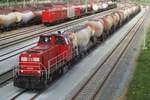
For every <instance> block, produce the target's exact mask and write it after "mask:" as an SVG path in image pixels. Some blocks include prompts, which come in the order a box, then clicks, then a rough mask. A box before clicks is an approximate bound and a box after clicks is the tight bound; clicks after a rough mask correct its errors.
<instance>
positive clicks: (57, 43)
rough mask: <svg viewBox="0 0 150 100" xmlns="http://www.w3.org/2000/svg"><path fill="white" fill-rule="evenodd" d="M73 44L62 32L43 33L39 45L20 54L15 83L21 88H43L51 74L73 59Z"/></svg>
mask: <svg viewBox="0 0 150 100" xmlns="http://www.w3.org/2000/svg"><path fill="white" fill-rule="evenodd" d="M71 48H72V44H71V42H70V41H69V39H68V38H67V37H65V36H63V35H60V34H51V35H41V36H40V39H39V42H38V43H37V46H36V47H34V48H32V49H29V50H27V51H25V52H23V53H22V54H21V55H20V56H19V66H18V67H17V68H15V70H14V71H15V76H14V85H15V86H17V87H21V88H27V89H34V88H43V87H45V85H46V84H47V82H48V80H49V79H50V77H51V75H54V73H56V72H57V71H58V70H60V69H61V67H62V66H63V65H64V64H66V63H67V62H69V61H70V59H72V49H71Z"/></svg>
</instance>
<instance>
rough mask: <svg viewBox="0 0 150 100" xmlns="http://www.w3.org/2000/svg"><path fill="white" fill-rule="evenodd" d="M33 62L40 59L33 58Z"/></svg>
mask: <svg viewBox="0 0 150 100" xmlns="http://www.w3.org/2000/svg"><path fill="white" fill-rule="evenodd" d="M32 60H33V61H40V58H33V59H32Z"/></svg>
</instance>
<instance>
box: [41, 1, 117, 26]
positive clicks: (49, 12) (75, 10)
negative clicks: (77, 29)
mask: <svg viewBox="0 0 150 100" xmlns="http://www.w3.org/2000/svg"><path fill="white" fill-rule="evenodd" d="M115 7H117V4H116V3H113V2H112V3H109V4H108V3H98V4H92V5H90V4H88V5H78V6H70V7H68V8H67V7H66V8H57V9H46V10H44V11H43V12H42V23H43V24H44V25H46V26H49V25H52V24H54V23H60V22H61V21H65V20H69V19H75V18H79V17H81V16H84V15H88V14H93V13H98V12H100V11H104V10H108V9H112V8H115Z"/></svg>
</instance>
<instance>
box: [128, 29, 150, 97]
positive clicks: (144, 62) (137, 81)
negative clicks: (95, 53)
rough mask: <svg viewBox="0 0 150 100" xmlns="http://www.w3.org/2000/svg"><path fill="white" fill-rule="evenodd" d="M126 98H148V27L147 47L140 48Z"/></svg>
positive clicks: (149, 36) (149, 76)
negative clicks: (144, 48)
mask: <svg viewBox="0 0 150 100" xmlns="http://www.w3.org/2000/svg"><path fill="white" fill-rule="evenodd" d="M127 100H150V28H149V31H148V34H147V49H146V50H143V49H141V53H140V55H139V58H138V60H137V67H136V70H135V73H134V76H133V79H132V81H131V83H130V85H129V89H128V93H127Z"/></svg>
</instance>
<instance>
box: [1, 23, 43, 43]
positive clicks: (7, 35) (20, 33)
mask: <svg viewBox="0 0 150 100" xmlns="http://www.w3.org/2000/svg"><path fill="white" fill-rule="evenodd" d="M44 28H45V27H44V25H39V26H34V27H30V28H27V29H24V30H22V31H17V32H12V33H11V32H10V33H9V34H3V35H0V41H3V40H9V39H11V38H14V37H16V36H20V35H24V34H28V33H29V32H34V31H38V30H39V29H44Z"/></svg>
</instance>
